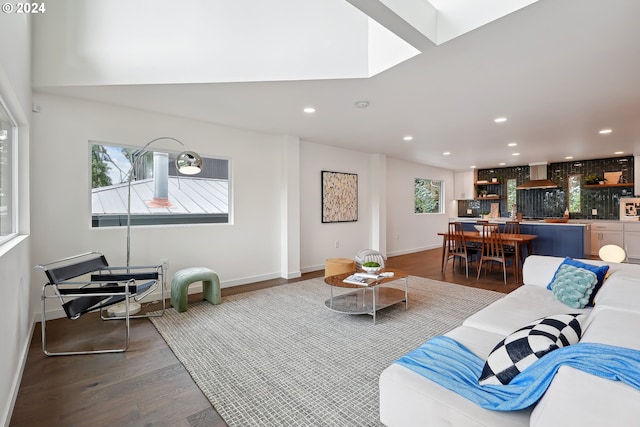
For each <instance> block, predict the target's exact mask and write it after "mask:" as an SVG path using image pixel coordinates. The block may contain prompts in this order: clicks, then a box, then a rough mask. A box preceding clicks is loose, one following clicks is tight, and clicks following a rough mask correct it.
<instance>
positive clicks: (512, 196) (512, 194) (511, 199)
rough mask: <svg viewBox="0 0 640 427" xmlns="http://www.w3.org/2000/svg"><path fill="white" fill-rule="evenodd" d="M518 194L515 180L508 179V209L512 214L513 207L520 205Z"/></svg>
mask: <svg viewBox="0 0 640 427" xmlns="http://www.w3.org/2000/svg"><path fill="white" fill-rule="evenodd" d="M517 194H518V192H517V191H516V180H515V179H508V180H507V208H508V209H509V212H511V209H513V205H516V206H517V205H518V199H517V197H516V196H517Z"/></svg>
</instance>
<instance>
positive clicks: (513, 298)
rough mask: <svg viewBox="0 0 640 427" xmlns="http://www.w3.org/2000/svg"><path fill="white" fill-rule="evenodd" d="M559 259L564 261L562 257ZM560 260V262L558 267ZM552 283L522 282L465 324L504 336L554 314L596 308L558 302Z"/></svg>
mask: <svg viewBox="0 0 640 427" xmlns="http://www.w3.org/2000/svg"><path fill="white" fill-rule="evenodd" d="M528 259H529V258H527V260H528ZM558 259H560V262H562V258H558ZM560 262H558V263H557V265H556V268H557V266H558V265H560ZM525 265H527V263H525ZM554 272H555V270H554ZM551 277H553V274H551ZM548 283H549V282H547V283H546V284H545V285H544V286H538V285H522V286H520V287H519V288H518V289H516V290H515V291H513V292H511V293H510V294H509V295H507V296H505V297H504V298H501V299H499V300H498V301H496V302H494V303H492V304H490V305H489V306H487V307H485V308H483V309H482V310H480V311H478V312H477V313H475V314H472V315H471V316H469V317H468V318H467V319H466V320H465V321H464V322H463V325H465V326H470V327H472V328H476V329H482V330H485V331H488V332H493V333H495V334H498V335H502V337H503V338H504V337H506V336H507V335H509V334H510V333H511V332H513V331H515V330H517V329H520V328H521V327H523V326H525V325H527V324H529V323H530V322H533V321H534V320H536V319H540V318H542V317H547V316H551V315H553V314H566V313H589V312H590V311H591V310H592V308H582V309H574V308H571V307H569V306H567V305H565V304H563V303H562V302H560V301H558V299H557V298H556V297H555V296H554V295H553V293H552V292H551V291H550V290H549V289H547V288H546V286H547V284H548ZM496 344H498V342H497V341H496V342H495V343H494V345H496Z"/></svg>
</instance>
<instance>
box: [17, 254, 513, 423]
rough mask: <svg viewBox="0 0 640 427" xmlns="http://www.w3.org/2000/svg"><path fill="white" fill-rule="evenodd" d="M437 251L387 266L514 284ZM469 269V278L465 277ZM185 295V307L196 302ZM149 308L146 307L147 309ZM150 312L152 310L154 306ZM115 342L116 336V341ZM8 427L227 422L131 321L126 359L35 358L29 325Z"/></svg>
mask: <svg viewBox="0 0 640 427" xmlns="http://www.w3.org/2000/svg"><path fill="white" fill-rule="evenodd" d="M440 257H441V250H440V249H434V250H429V251H423V252H417V253H413V254H409V255H401V256H396V257H390V258H389V259H388V261H387V265H388V266H389V267H393V268H396V269H399V270H403V271H406V272H407V273H409V274H411V275H414V276H421V277H427V278H430V279H435V280H441V281H445V282H450V283H458V284H463V285H467V286H472V287H476V288H482V289H488V290H494V291H499V292H506V293H508V292H511V291H512V290H514V289H516V288H517V287H518V286H517V285H515V284H514V282H515V281H514V278H513V275H512V273H511V271H509V270H508V276H507V278H508V281H509V284H508V285H506V286H505V285H504V283H503V280H502V272H501V270H500V269H499V268H495V269H494V270H493V272H489V273H487V275H484V273H483V275H482V276H481V278H480V280H476V279H475V274H473V273H475V264H474V265H473V268H470V277H469V279H467V278H466V277H465V273H464V267H463V266H464V264H463V266H462V267H461V266H460V265H459V264H456V268H455V271H453V268H452V265H451V261H450V262H449V265H448V266H447V270H446V272H445V273H442V272H441V271H440V260H441V258H440ZM471 271H473V273H472V272H471ZM322 275H323V271H317V272H313V273H307V274H304V275H303V276H302V277H301V278H299V279H294V280H285V279H274V280H269V281H265V282H259V283H253V284H249V285H244V286H237V287H233V288H227V289H223V291H222V295H223V296H226V295H231V294H235V293H239V292H247V291H252V290H257V289H263V288H266V287H270V286H277V285H281V284H284V283H291V282H296V281H300V280H306V279H310V278H313V277H322ZM201 298H202V296H201V294H200V295H191V296H190V298H189V299H190V301H196V300H198V299H201ZM153 308H154V307H153V306H151V307H146V309H153ZM156 308H157V307H156ZM120 323H121V322H102V321H100V320H99V318H98V316H96V315H93V314H91V315H86V316H83V317H82V318H81V319H79V320H77V321H75V322H74V324H73V326H74V331H76V332H77V333H78V334H74V335H67V336H65V332H68V329H69V328H68V326H69V320H67V319H58V320H55V321H52V322H50V323H49V322H47V325H48V326H47V336H48V337H49V338H50V342H55V341H56V340H66V342H67V344H71V345H75V344H79V342H78V341H79V339H78V338H77V337H78V335H80V334H81V333H90V334H91V336H92V337H96V336H97V337H100V338H99V339H98V340H93V342H92V344H94V345H98V344H100V343H102V342H103V341H104V342H107V341H109V340H113V338H114V335H115V334H117V333H119V332H120V331H121V329H117V328H122V326H121V324H120ZM115 336H116V337H119V336H118V335H115ZM10 426H15V427H18V426H20V427H22V426H24V427H40V426H43V427H44V426H47V427H55V426H64V427H69V426H74V427H80V426H190V427H196V426H214V427H215V426H226V423H225V422H224V420H222V418H220V416H219V415H218V413H217V412H216V410H215V409H214V408H213V407H212V406H211V404H210V403H209V401H208V400H207V399H206V397H205V396H204V395H203V394H202V392H201V391H200V389H199V388H198V387H197V386H196V385H195V383H194V382H193V380H192V379H191V377H190V376H189V374H188V373H187V371H186V370H185V369H184V367H183V366H182V364H181V363H180V362H179V361H178V360H177V359H176V357H175V356H174V355H173V353H172V352H171V350H170V349H169V347H168V346H167V345H166V343H165V342H164V340H163V339H162V337H161V336H160V334H158V332H157V331H156V329H155V328H154V327H153V325H152V324H151V322H149V321H148V320H146V319H138V320H132V321H131V345H130V347H129V350H128V351H127V352H125V353H118V354H101V355H83V356H64V357H62V356H61V357H46V356H45V355H44V354H43V353H42V345H41V333H40V324H38V325H37V326H36V330H35V331H34V333H33V339H32V341H31V345H30V348H29V354H28V357H27V362H26V366H25V370H24V374H23V377H22V382H21V384H20V390H19V392H18V397H17V400H16V404H15V408H14V410H13V415H12V418H11V421H10Z"/></svg>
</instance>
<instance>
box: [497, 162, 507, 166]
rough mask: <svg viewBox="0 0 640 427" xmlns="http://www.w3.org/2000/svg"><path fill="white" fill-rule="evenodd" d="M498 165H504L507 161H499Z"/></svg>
mask: <svg viewBox="0 0 640 427" xmlns="http://www.w3.org/2000/svg"><path fill="white" fill-rule="evenodd" d="M498 165H499V166H504V165H506V163H505V162H500V163H498Z"/></svg>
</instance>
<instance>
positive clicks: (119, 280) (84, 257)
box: [37, 252, 166, 356]
mask: <svg viewBox="0 0 640 427" xmlns="http://www.w3.org/2000/svg"><path fill="white" fill-rule="evenodd" d="M37 267H38V268H41V269H42V270H43V271H44V273H45V275H46V276H47V279H48V282H47V283H45V284H44V285H43V287H42V296H41V303H42V322H41V325H42V351H43V352H44V353H45V354H46V355H47V356H64V355H75V354H95V353H117V352H123V351H126V350H127V348H128V347H129V335H130V323H129V321H130V319H132V318H139V317H150V316H162V314H164V310H165V295H164V293H165V288H166V286H165V278H164V270H163V266H162V265H157V266H129V267H112V266H109V263H108V262H107V260H106V258H105V256H104V255H103V254H102V253H100V252H87V253H84V254H80V255H74V256H71V257H68V258H63V259H60V260H56V261H53V262H49V263H47V264H41V265H38V266H37ZM158 286H160V287H161V291H162V292H161V293H162V295H161V300H162V309H161V310H159V311H158V312H156V313H154V314H142V315H132V314H131V309H130V306H131V303H130V299H131V298H133V300H134V301H140V300H142V299H143V298H144V297H145V296H147V295H148V294H150V293H151V292H152V291H153V290H155V289H156V288H157V287H158ZM50 299H56V300H58V301H59V303H60V304H61V306H62V309H63V310H64V312H65V314H66V315H67V318H69V319H71V320H76V319H78V318H80V316H82V315H83V314H85V313H88V312H92V311H98V310H99V311H100V316H101V318H102V319H103V320H124V323H125V325H124V326H125V328H124V329H125V331H124V342H123V344H122V346H119V347H116V348H108V349H99V350H79V351H58V352H52V351H49V350H48V349H47V335H46V324H47V301H48V300H50ZM118 303H123V305H124V309H123V310H122V312H118V314H117V315H115V316H108V315H106V308H107V307H109V306H113V305H115V304H118Z"/></svg>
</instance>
